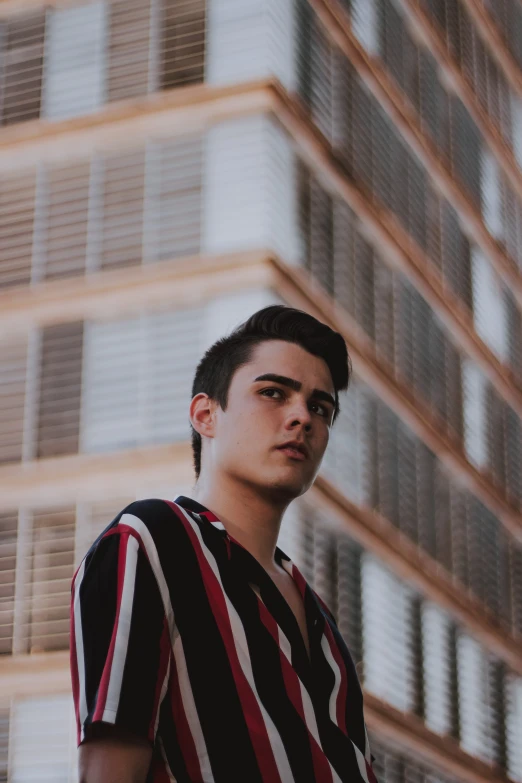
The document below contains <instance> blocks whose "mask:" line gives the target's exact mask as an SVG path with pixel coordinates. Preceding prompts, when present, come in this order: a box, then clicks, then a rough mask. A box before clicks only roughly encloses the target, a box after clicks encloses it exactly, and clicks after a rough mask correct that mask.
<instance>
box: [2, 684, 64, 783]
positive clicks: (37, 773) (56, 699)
mask: <svg viewBox="0 0 522 783" xmlns="http://www.w3.org/2000/svg"><path fill="white" fill-rule="evenodd" d="M75 744H76V743H75V727H74V709H73V702H72V697H71V695H70V694H68V693H67V694H56V695H54V694H53V695H49V696H47V695H46V696H41V697H37V698H36V697H35V698H31V699H16V700H15V701H14V703H13V705H12V708H11V722H10V765H9V766H10V775H9V780H10V783H35V781H42V782H43V781H45V782H46V783H47V781H48V782H49V783H51V781H52V782H53V783H76V781H77V780H78V777H77V764H78V762H77V751H76V752H75Z"/></svg>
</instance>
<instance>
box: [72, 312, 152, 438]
mask: <svg viewBox="0 0 522 783" xmlns="http://www.w3.org/2000/svg"><path fill="white" fill-rule="evenodd" d="M143 340H144V330H143V325H142V321H141V319H140V318H139V317H134V318H129V319H126V320H120V321H114V322H110V321H109V322H100V323H92V322H89V323H87V324H86V334H85V364H84V372H83V390H82V435H81V451H84V452H96V451H113V450H116V449H128V448H133V447H135V446H136V445H137V444H138V443H139V442H141V440H142V431H141V429H140V427H141V418H140V415H139V411H140V408H141V400H142V397H143V385H142V384H143V379H142V375H141V361H142V356H143V350H144V342H143Z"/></svg>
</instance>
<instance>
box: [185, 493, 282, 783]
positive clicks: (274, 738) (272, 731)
mask: <svg viewBox="0 0 522 783" xmlns="http://www.w3.org/2000/svg"><path fill="white" fill-rule="evenodd" d="M176 505H177V504H176ZM178 508H179V509H180V511H181V512H182V513H183V515H184V516H185V518H186V519H187V521H188V522H189V524H190V526H191V527H192V529H193V530H194V532H195V534H196V535H197V537H198V541H199V543H200V546H201V550H202V552H203V554H204V557H205V559H206V560H207V562H208V564H209V566H210V568H211V569H212V571H213V573H214V575H215V577H216V579H217V580H218V583H219V586H220V588H221V593H222V595H223V598H224V599H225V603H226V607H227V611H228V616H229V620H230V625H231V627H232V635H233V637H234V643H236V641H237V642H238V644H235V648H236V652H237V654H238V658H239V663H240V666H241V669H242V670H243V673H244V675H245V677H246V680H247V682H248V684H249V685H250V688H251V690H252V692H253V693H254V695H255V697H256V700H257V703H258V705H259V708H260V710H261V714H262V716H263V720H264V722H265V728H266V729H267V735H268V739H269V742H270V745H271V747H272V752H273V754H274V759H275V762H276V764H277V768H278V771H279V775H280V777H281V780H283V781H284V782H285V783H287V781H288V782H289V781H293V780H294V776H293V774H292V770H291V767H290V763H289V761H288V756H287V754H286V749H285V746H284V744H283V741H282V739H281V735H280V734H279V732H278V730H277V728H276V726H275V724H274V722H273V720H272V718H271V717H270V715H269V714H268V712H267V711H266V709H265V707H264V705H263V703H262V701H261V699H260V697H259V694H258V692H257V688H256V684H255V681H254V673H253V671H252V663H251V660H250V655H249V652H248V642H247V639H246V635H245V629H244V627H243V623H242V622H241V618H240V617H239V615H238V613H237V611H236V609H235V607H234V606H233V604H232V603H231V602H230V600H229V598H228V596H227V594H226V592H225V589H224V587H223V584H222V582H221V576H220V573H219V568H218V565H217V563H216V559H215V557H214V555H213V554H212V552H211V551H210V550H209V549H208V547H207V546H205V543H204V541H203V537H202V535H201V531H200V529H199V526H198V525H197V523H196V522H194V520H193V519H192V518H191V517H190V516H189V515H188V514H187V513H186V511H185V509H184V508H182V507H181V506H178Z"/></svg>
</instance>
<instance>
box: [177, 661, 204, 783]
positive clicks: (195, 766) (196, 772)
mask: <svg viewBox="0 0 522 783" xmlns="http://www.w3.org/2000/svg"><path fill="white" fill-rule="evenodd" d="M170 666H171V675H170V703H171V706H172V716H173V718H174V724H175V726H176V733H177V737H178V745H179V748H180V750H181V752H182V754H183V758H184V760H185V766H186V768H187V772H188V776H189V778H190V780H193V781H194V783H204V780H203V773H202V772H201V766H200V763H199V756H198V752H197V750H196V745H195V743H194V738H193V736H192V731H191V729H190V724H189V722H188V719H187V715H186V713H185V707H184V706H183V700H182V698H181V690H180V687H179V677H178V672H177V668H176V660H175V658H174V654H172V657H171V663H170Z"/></svg>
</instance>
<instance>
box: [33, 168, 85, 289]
mask: <svg viewBox="0 0 522 783" xmlns="http://www.w3.org/2000/svg"><path fill="white" fill-rule="evenodd" d="M89 175H90V166H89V164H88V163H79V164H77V165H74V166H70V165H69V166H54V167H52V168H50V169H49V170H48V171H46V172H45V173H44V174H43V175H42V180H43V181H42V183H41V194H40V198H39V200H40V203H42V204H45V207H43V213H44V214H43V215H42V216H41V226H40V243H41V246H40V247H39V248H38V251H37V252H38V256H39V266H40V268H39V269H38V277H39V279H46V280H50V279H55V278H58V277H68V276H70V275H78V274H82V272H84V270H85V260H86V254H87V240H88V218H89Z"/></svg>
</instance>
